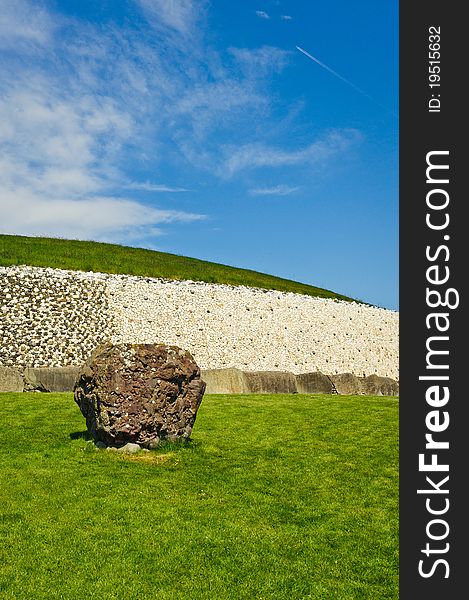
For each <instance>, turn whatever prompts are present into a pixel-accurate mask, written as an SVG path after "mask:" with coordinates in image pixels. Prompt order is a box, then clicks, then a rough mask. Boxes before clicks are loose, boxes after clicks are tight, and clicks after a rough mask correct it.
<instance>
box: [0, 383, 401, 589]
mask: <svg viewBox="0 0 469 600" xmlns="http://www.w3.org/2000/svg"><path fill="white" fill-rule="evenodd" d="M0 413H1V422H2V423H3V430H2V440H1V444H0V456H1V463H0V478H1V479H0V490H1V492H0V494H1V499H0V502H1V512H2V528H1V535H2V540H1V552H2V556H1V560H0V569H1V577H0V582H1V587H0V597H1V598H3V599H5V600H10V599H11V600H13V599H14V600H21V599H28V600H34V599H42V598H44V599H47V600H49V599H51V600H52V599H56V598H57V599H58V598H63V599H66V600H68V599H75V598H77V599H87V600H89V599H90V598H92V599H94V598H96V599H100V600H110V599H122V600H124V599H126V600H134V599H135V600H137V599H138V600H140V599H142V600H143V599H148V600H153V599H155V600H156V599H158V600H179V599H180V600H199V599H207V600H209V599H210V600H224V599H233V600H238V599H249V600H262V599H272V600H273V599H275V600H280V599H289V600H295V599H303V598H314V599H324V600H340V599H370V600H385V599H388V598H389V599H397V598H398V400H397V399H395V398H383V397H380V398H377V397H376V398H375V397H363V396H361V397H344V396H340V397H337V396H319V395H318V396H307V395H280V394H279V395H262V396H261V395H258V396H244V395H243V396H223V395H212V396H206V397H205V398H204V400H203V402H202V405H201V408H200V410H199V414H198V417H197V420H196V423H195V426H194V430H193V434H192V442H191V443H189V444H186V445H172V446H168V447H165V448H164V449H161V450H158V451H153V452H150V453H143V452H142V453H139V454H136V455H129V456H127V457H125V456H122V455H117V454H115V453H110V452H107V451H106V450H95V449H94V446H93V444H92V443H91V442H89V441H87V440H86V436H85V426H84V419H83V417H82V416H81V414H80V412H79V409H78V407H77V406H76V405H75V403H74V402H73V398H72V395H71V394H39V393H36V394H35V393H30V394H13V393H9V394H0Z"/></svg>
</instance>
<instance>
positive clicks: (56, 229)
mask: <svg viewBox="0 0 469 600" xmlns="http://www.w3.org/2000/svg"><path fill="white" fill-rule="evenodd" d="M1 198H2V201H1V203H0V223H1V225H0V231H1V233H10V234H13V233H14V234H19V235H33V236H37V235H52V236H59V237H66V238H67V237H71V238H79V239H94V240H104V239H106V240H108V241H116V242H119V241H122V240H124V239H125V238H126V237H127V236H129V235H135V234H136V233H138V234H140V235H142V236H144V235H147V234H148V233H149V232H152V233H153V234H154V233H155V226H156V225H159V224H163V223H173V222H186V223H187V222H192V221H197V220H201V219H203V218H205V217H204V216H203V215H197V214H191V213H186V212H182V211H173V210H161V209H157V208H153V207H149V206H145V205H143V204H141V203H139V202H135V201H134V200H131V199H128V198H113V197H106V196H92V197H88V198H86V199H82V200H74V199H70V198H52V199H51V198H50V197H48V196H46V195H42V194H37V193H36V192H35V190H34V189H30V188H27V187H15V188H13V189H11V190H10V191H9V190H6V189H3V190H2V192H1Z"/></svg>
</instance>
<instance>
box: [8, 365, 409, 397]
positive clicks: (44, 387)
mask: <svg viewBox="0 0 469 600" xmlns="http://www.w3.org/2000/svg"><path fill="white" fill-rule="evenodd" d="M82 368H83V367H51V368H47V367H41V368H36V369H34V368H26V369H23V370H20V369H17V368H11V367H0V392H23V391H24V392H72V391H73V389H74V386H75V382H76V380H77V378H78V376H79V375H80V373H81V372H82ZM201 378H202V379H203V381H205V383H206V384H207V388H206V393H207V394H345V395H359V394H365V395H373V396H398V395H399V383H398V382H397V381H394V380H393V379H390V378H388V377H379V376H378V375H369V376H368V377H356V376H355V375H352V374H351V373H341V374H339V375H330V376H329V375H324V373H319V372H316V373H301V374H299V375H295V374H294V373H286V372H283V371H241V370H240V369H209V370H203V371H202V372H201Z"/></svg>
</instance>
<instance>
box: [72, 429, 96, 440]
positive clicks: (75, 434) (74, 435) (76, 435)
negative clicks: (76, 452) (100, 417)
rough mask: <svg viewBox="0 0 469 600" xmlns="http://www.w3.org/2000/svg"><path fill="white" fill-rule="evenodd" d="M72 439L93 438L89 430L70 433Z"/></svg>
mask: <svg viewBox="0 0 469 600" xmlns="http://www.w3.org/2000/svg"><path fill="white" fill-rule="evenodd" d="M70 439H71V440H86V441H89V440H91V435H90V433H89V431H74V432H73V433H71V434H70Z"/></svg>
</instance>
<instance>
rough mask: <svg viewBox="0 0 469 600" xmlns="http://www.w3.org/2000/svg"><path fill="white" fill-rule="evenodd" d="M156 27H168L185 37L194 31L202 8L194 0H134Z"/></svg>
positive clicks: (202, 6)
mask: <svg viewBox="0 0 469 600" xmlns="http://www.w3.org/2000/svg"><path fill="white" fill-rule="evenodd" d="M135 1H136V3H137V4H138V5H139V6H140V8H141V9H142V11H143V13H144V15H145V16H146V18H147V19H148V21H149V22H150V24H151V25H152V26H153V27H155V28H156V29H162V28H169V29H171V30H173V31H175V32H177V33H178V34H180V35H182V36H184V37H187V36H189V35H191V34H192V33H193V32H194V29H195V26H196V23H197V21H198V20H199V19H200V17H201V14H202V13H203V10H204V5H205V3H204V2H201V1H196V0H135Z"/></svg>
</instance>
